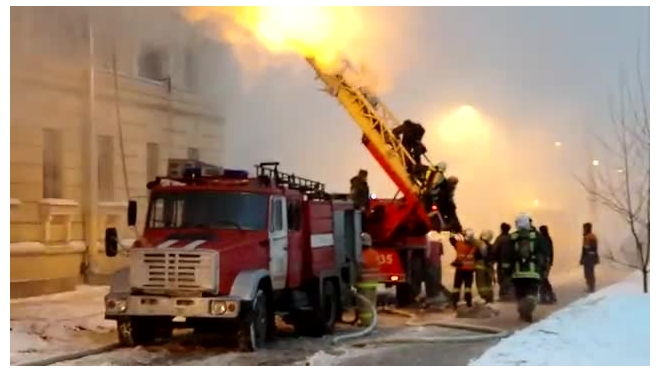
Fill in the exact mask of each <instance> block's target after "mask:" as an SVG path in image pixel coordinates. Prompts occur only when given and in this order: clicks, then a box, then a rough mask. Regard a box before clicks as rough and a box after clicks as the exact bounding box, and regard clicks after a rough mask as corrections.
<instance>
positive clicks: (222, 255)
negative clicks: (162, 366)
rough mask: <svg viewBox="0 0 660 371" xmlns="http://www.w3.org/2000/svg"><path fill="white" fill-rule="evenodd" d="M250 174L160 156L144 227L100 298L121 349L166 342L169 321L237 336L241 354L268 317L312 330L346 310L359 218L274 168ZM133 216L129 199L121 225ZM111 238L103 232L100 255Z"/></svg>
mask: <svg viewBox="0 0 660 371" xmlns="http://www.w3.org/2000/svg"><path fill="white" fill-rule="evenodd" d="M256 170H257V171H256V176H253V177H250V176H248V173H247V172H246V171H235V170H222V169H219V168H217V167H214V166H211V165H208V164H204V163H200V162H198V161H189V160H170V174H169V175H168V176H167V177H163V178H157V179H156V180H154V181H152V182H150V183H149V184H148V188H149V190H150V200H149V207H148V210H147V219H146V223H145V228H144V233H143V234H142V236H141V238H139V239H138V240H137V241H136V243H135V244H134V246H133V248H132V249H131V250H130V252H129V254H130V259H129V267H128V268H126V269H124V270H121V271H119V272H117V274H115V276H114V277H113V280H112V282H111V290H110V293H109V294H108V295H107V296H106V299H105V304H106V311H105V317H106V318H107V319H112V320H116V322H117V331H118V334H119V339H120V342H121V343H122V344H125V345H135V344H145V343H148V342H151V341H153V340H154V339H156V338H166V337H169V336H170V335H171V333H172V330H173V328H174V327H175V326H176V325H177V324H178V326H181V327H189V328H194V329H195V331H213V332H215V333H217V334H226V335H234V334H235V336H236V340H237V342H238V345H239V348H240V349H242V350H246V351H249V350H254V349H257V348H259V347H260V346H261V345H262V344H264V342H265V341H267V340H268V339H269V338H271V337H273V335H274V332H275V315H276V314H277V315H279V316H281V318H282V319H283V320H284V321H285V322H288V323H289V324H292V325H293V326H294V327H295V328H296V329H297V330H299V331H300V332H302V333H304V334H309V335H312V336H317V335H323V334H326V333H329V332H332V330H333V328H334V325H335V323H336V322H337V321H338V318H340V316H341V313H342V312H344V311H345V310H347V309H349V308H351V307H353V306H354V297H353V295H352V294H351V291H350V289H351V287H352V286H353V284H354V283H355V279H356V275H357V274H358V269H359V264H360V259H359V257H360V254H361V245H360V233H361V230H362V228H361V225H360V223H361V213H360V212H359V211H356V210H354V207H353V205H352V203H351V202H347V201H344V200H334V199H332V197H331V196H330V195H329V194H328V193H326V192H325V189H324V185H323V184H321V183H319V182H315V181H312V180H309V179H304V178H300V177H297V176H295V175H293V174H287V173H283V172H281V171H279V170H278V164H277V163H262V164H259V165H258V166H257V167H256ZM136 216H137V204H136V203H135V202H130V203H129V210H128V224H129V225H130V226H135V224H136ZM117 240H118V238H117V231H116V230H115V229H113V228H109V229H108V230H106V236H105V241H106V242H105V243H106V255H108V256H115V255H116V254H117V252H118V246H117ZM178 319H180V320H185V322H177V321H176V320H178Z"/></svg>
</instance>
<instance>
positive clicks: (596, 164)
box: [591, 160, 600, 166]
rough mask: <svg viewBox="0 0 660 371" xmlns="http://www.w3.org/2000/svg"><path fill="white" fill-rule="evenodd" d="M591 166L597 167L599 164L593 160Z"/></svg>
mask: <svg viewBox="0 0 660 371" xmlns="http://www.w3.org/2000/svg"><path fill="white" fill-rule="evenodd" d="M591 164H592V165H594V166H598V165H599V164H600V162H598V160H593V161H591Z"/></svg>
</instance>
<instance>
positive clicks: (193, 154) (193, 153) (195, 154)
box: [188, 147, 199, 160]
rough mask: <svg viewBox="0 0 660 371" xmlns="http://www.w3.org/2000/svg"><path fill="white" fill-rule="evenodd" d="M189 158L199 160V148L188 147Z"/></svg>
mask: <svg viewBox="0 0 660 371" xmlns="http://www.w3.org/2000/svg"><path fill="white" fill-rule="evenodd" d="M188 159H189V160H199V148H193V147H188Z"/></svg>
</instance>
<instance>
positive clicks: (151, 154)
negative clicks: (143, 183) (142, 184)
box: [147, 142, 160, 181]
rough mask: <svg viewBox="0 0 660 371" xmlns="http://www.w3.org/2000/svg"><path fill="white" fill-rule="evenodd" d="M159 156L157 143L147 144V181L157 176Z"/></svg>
mask: <svg viewBox="0 0 660 371" xmlns="http://www.w3.org/2000/svg"><path fill="white" fill-rule="evenodd" d="M159 156H160V153H159V148H158V143H152V142H149V143H147V181H152V180H154V179H156V177H157V176H158V162H159Z"/></svg>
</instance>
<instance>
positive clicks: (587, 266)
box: [580, 223, 600, 292]
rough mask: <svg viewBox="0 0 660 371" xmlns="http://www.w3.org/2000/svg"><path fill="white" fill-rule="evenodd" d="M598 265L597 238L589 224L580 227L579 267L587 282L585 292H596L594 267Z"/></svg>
mask: <svg viewBox="0 0 660 371" xmlns="http://www.w3.org/2000/svg"><path fill="white" fill-rule="evenodd" d="M599 263H600V257H599V256H598V238H596V235H595V234H594V232H593V226H592V225H591V223H584V224H583V225H582V255H581V256H580V265H582V266H583V267H584V279H585V280H586V281H587V291H589V292H594V291H596V265H598V264H599Z"/></svg>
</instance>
